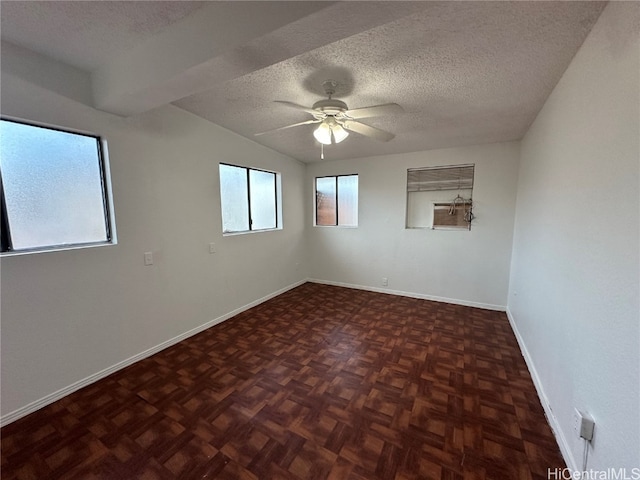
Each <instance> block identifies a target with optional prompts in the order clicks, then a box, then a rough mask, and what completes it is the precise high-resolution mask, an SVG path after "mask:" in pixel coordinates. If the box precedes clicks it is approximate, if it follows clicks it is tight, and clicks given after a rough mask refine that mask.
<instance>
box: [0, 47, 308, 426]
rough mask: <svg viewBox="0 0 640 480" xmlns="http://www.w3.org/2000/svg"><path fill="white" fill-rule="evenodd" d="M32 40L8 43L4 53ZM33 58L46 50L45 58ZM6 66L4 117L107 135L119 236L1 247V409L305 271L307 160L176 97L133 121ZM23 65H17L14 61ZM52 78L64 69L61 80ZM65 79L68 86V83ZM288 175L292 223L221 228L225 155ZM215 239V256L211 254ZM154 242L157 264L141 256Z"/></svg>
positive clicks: (287, 215) (42, 73) (40, 74)
mask: <svg viewBox="0 0 640 480" xmlns="http://www.w3.org/2000/svg"><path fill="white" fill-rule="evenodd" d="M16 52H17V53H18V54H20V55H23V54H25V51H17V50H16V49H11V48H8V49H4V48H3V66H4V65H5V58H7V57H5V55H7V56H9V55H12V54H14V53H16ZM34 59H35V60H34ZM30 60H31V61H30V62H27V63H29V65H31V69H30V71H29V72H25V71H22V72H18V73H20V74H21V75H20V76H22V77H25V76H26V75H24V74H26V73H32V74H33V75H35V76H36V77H37V78H38V82H37V83H38V84H36V83H35V82H30V81H28V80H26V79H24V78H20V76H19V75H18V74H17V73H16V72H15V71H6V70H5V71H3V72H2V98H1V101H2V114H3V115H8V116H14V117H19V118H23V119H25V120H32V121H37V122H44V123H48V124H53V125H57V126H61V127H67V128H71V129H80V130H84V131H91V132H94V133H97V134H99V135H102V136H104V137H105V138H106V140H107V142H108V147H109V153H110V163H111V173H112V181H113V197H114V203H115V214H116V223H117V233H118V240H119V243H118V245H115V246H108V247H98V248H90V249H84V250H73V251H59V252H49V253H40V254H31V255H21V256H10V257H3V258H2V260H1V262H0V265H1V269H2V288H1V295H2V302H1V313H2V372H1V373H2V375H1V377H2V415H3V417H5V418H9V419H10V418H11V416H9V417H7V415H8V414H11V413H12V412H16V411H20V409H24V407H25V406H28V405H29V404H31V403H32V402H38V401H39V400H41V399H43V398H46V397H47V396H50V395H52V394H54V392H56V391H58V390H60V389H65V388H67V387H69V386H70V385H73V384H74V383H75V382H78V381H82V380H83V379H85V378H87V377H90V376H91V375H94V374H96V373H97V372H100V371H102V370H103V369H107V368H109V367H111V366H113V365H116V364H118V362H122V361H124V360H126V359H128V358H130V357H132V356H135V355H137V354H140V353H141V352H144V351H145V350H147V349H150V348H153V347H155V346H157V345H159V344H162V343H163V342H165V341H167V340H169V339H172V338H174V337H176V336H178V335H180V334H182V333H184V332H187V331H189V330H191V329H194V328H196V327H198V326H200V325H203V324H205V323H207V322H209V321H212V320H214V319H218V318H220V317H223V316H225V315H227V314H228V313H229V312H232V311H234V310H236V309H239V308H242V307H244V306H246V305H248V304H251V303H252V302H254V301H257V300H258V299H260V298H262V297H265V296H268V295H271V294H273V293H274V292H277V291H280V290H282V289H286V288H288V287H289V286H291V285H293V284H296V283H297V282H300V281H303V280H304V279H305V278H306V277H307V271H306V263H305V262H306V251H305V245H304V228H305V225H304V221H303V217H304V213H305V212H304V208H303V202H304V199H303V194H304V192H303V184H304V165H303V164H301V163H299V162H297V161H295V160H293V159H290V158H288V157H285V156H283V155H281V154H278V153H276V152H274V151H272V150H269V149H267V148H264V147H261V146H260V145H258V144H256V143H253V142H251V141H249V140H246V139H244V138H242V137H239V136H237V135H235V134H233V133H230V132H228V131H226V130H224V129H222V128H220V127H217V126H215V125H213V124H211V123H209V122H207V121H204V120H202V119H200V118H198V117H196V116H194V115H191V114H189V113H187V112H185V111H183V110H180V109H178V108H176V107H171V106H169V107H166V108H162V109H158V110H156V111H152V112H149V113H148V114H145V115H142V116H139V117H133V118H130V119H123V118H119V117H116V116H113V115H109V114H106V113H102V112H99V111H96V110H94V109H92V108H89V107H87V106H85V105H83V104H81V103H78V102H76V101H74V100H71V99H70V98H68V97H65V96H62V95H60V94H58V93H54V91H52V90H49V89H46V88H44V87H43V86H42V83H43V78H48V77H47V76H49V78H51V80H52V81H53V82H56V83H60V79H63V80H65V81H66V80H69V81H74V78H76V77H77V76H74V75H75V74H74V73H73V72H72V74H71V75H70V76H67V77H66V78H65V72H63V71H62V69H61V68H59V67H56V71H55V72H52V71H51V69H49V68H48V67H49V66H48V65H46V64H41V65H42V69H41V70H38V68H37V57H34V58H32V59H30ZM12 64H16V62H7V65H12ZM54 77H55V78H54ZM58 90H59V89H58ZM221 161H223V162H229V163H234V164H239V165H248V166H255V167H260V168H264V169H267V170H274V171H278V172H280V173H281V174H282V184H283V198H284V208H283V210H284V215H283V217H284V218H283V220H284V229H283V230H279V231H272V232H264V233H256V234H246V235H237V236H228V237H223V236H222V224H221V214H220V197H219V183H218V163H219V162H221ZM209 242H215V243H216V245H217V253H215V254H213V255H211V254H209V252H208V244H209ZM145 251H153V252H154V257H155V264H154V265H153V266H150V267H145V266H144V265H143V252H145Z"/></svg>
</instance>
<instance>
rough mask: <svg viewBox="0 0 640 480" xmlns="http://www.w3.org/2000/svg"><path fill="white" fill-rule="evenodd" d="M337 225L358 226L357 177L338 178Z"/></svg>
mask: <svg viewBox="0 0 640 480" xmlns="http://www.w3.org/2000/svg"><path fill="white" fill-rule="evenodd" d="M338 225H343V226H346V227H355V226H357V225H358V176H357V175H349V176H344V177H338Z"/></svg>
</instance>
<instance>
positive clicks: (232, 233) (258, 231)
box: [222, 227, 282, 237]
mask: <svg viewBox="0 0 640 480" xmlns="http://www.w3.org/2000/svg"><path fill="white" fill-rule="evenodd" d="M279 230H282V227H277V228H265V229H262V230H246V231H244V232H222V236H223V237H235V236H237V235H250V234H253V233H264V232H277V231H279Z"/></svg>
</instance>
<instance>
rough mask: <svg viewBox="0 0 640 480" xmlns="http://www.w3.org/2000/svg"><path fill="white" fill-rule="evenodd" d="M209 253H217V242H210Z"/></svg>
mask: <svg viewBox="0 0 640 480" xmlns="http://www.w3.org/2000/svg"><path fill="white" fill-rule="evenodd" d="M209 253H216V244H215V243H210V244H209Z"/></svg>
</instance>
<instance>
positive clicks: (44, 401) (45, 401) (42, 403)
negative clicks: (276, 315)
mask: <svg viewBox="0 0 640 480" xmlns="http://www.w3.org/2000/svg"><path fill="white" fill-rule="evenodd" d="M306 282H307V280H306V279H305V280H301V281H299V282H296V283H293V284H291V285H288V286H286V287H284V288H281V289H280V290H277V291H275V292H273V293H270V294H269V295H266V296H264V297H262V298H259V299H258V300H255V301H253V302H250V303H248V304H246V305H243V306H242V307H239V308H236V309H235V310H232V311H231V312H228V313H225V314H224V315H221V316H219V317H218V318H215V319H213V320H210V321H208V322H206V323H204V324H202V325H200V326H198V327H195V328H192V329H191V330H188V331H186V332H184V333H181V334H180V335H178V336H175V337H173V338H171V339H169V340H167V341H165V342H162V343H160V344H158V345H156V346H155V347H151V348H149V349H147V350H145V351H144V352H140V353H138V354H136V355H133V356H132V357H129V358H127V359H126V360H123V361H121V362H118V363H116V364H115V365H112V366H110V367H107V368H105V369H104V370H101V371H99V372H97V373H94V374H93V375H89V376H88V377H86V378H83V379H82V380H79V381H77V382H75V383H72V384H71V385H68V386H66V387H64V388H61V389H60V390H57V391H55V392H53V393H50V394H49V395H45V396H44V397H42V398H40V399H39V400H36V401H34V402H31V403H29V404H27V405H25V406H24V407H20V408H18V409H16V410H14V411H12V412H9V413H7V414H6V415H3V416H2V417H0V427H4V426H5V425H8V424H10V423H11V422H14V421H16V420H18V419H19V418H22V417H25V416H27V415H29V414H30V413H33V412H35V411H36V410H39V409H41V408H43V407H46V406H47V405H49V404H51V403H53V402H56V401H58V400H60V399H61V398H63V397H66V396H67V395H69V394H71V393H73V392H75V391H77V390H80V389H81V388H83V387H86V386H88V385H91V384H92V383H95V382H97V381H98V380H101V379H103V378H105V377H107V376H109V375H111V374H112V373H115V372H117V371H118V370H122V369H123V368H125V367H128V366H129V365H132V364H134V363H136V362H138V361H140V360H143V359H145V358H147V357H150V356H151V355H155V354H156V353H158V352H160V351H162V350H164V349H165V348H168V347H171V346H173V345H175V344H176V343H179V342H181V341H183V340H186V339H187V338H189V337H192V336H193V335H196V334H198V333H200V332H202V331H204V330H206V329H208V328H211V327H213V326H214V325H217V324H219V323H222V322H224V321H225V320H228V319H230V318H231V317H234V316H236V315H238V314H239V313H242V312H244V311H245V310H248V309H250V308H253V307H255V306H257V305H260V304H261V303H264V302H266V301H267V300H270V299H272V298H273V297H277V296H278V295H281V294H283V293H285V292H287V291H289V290H291V289H293V288H296V287H298V286H300V285H302V284H303V283H306Z"/></svg>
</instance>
